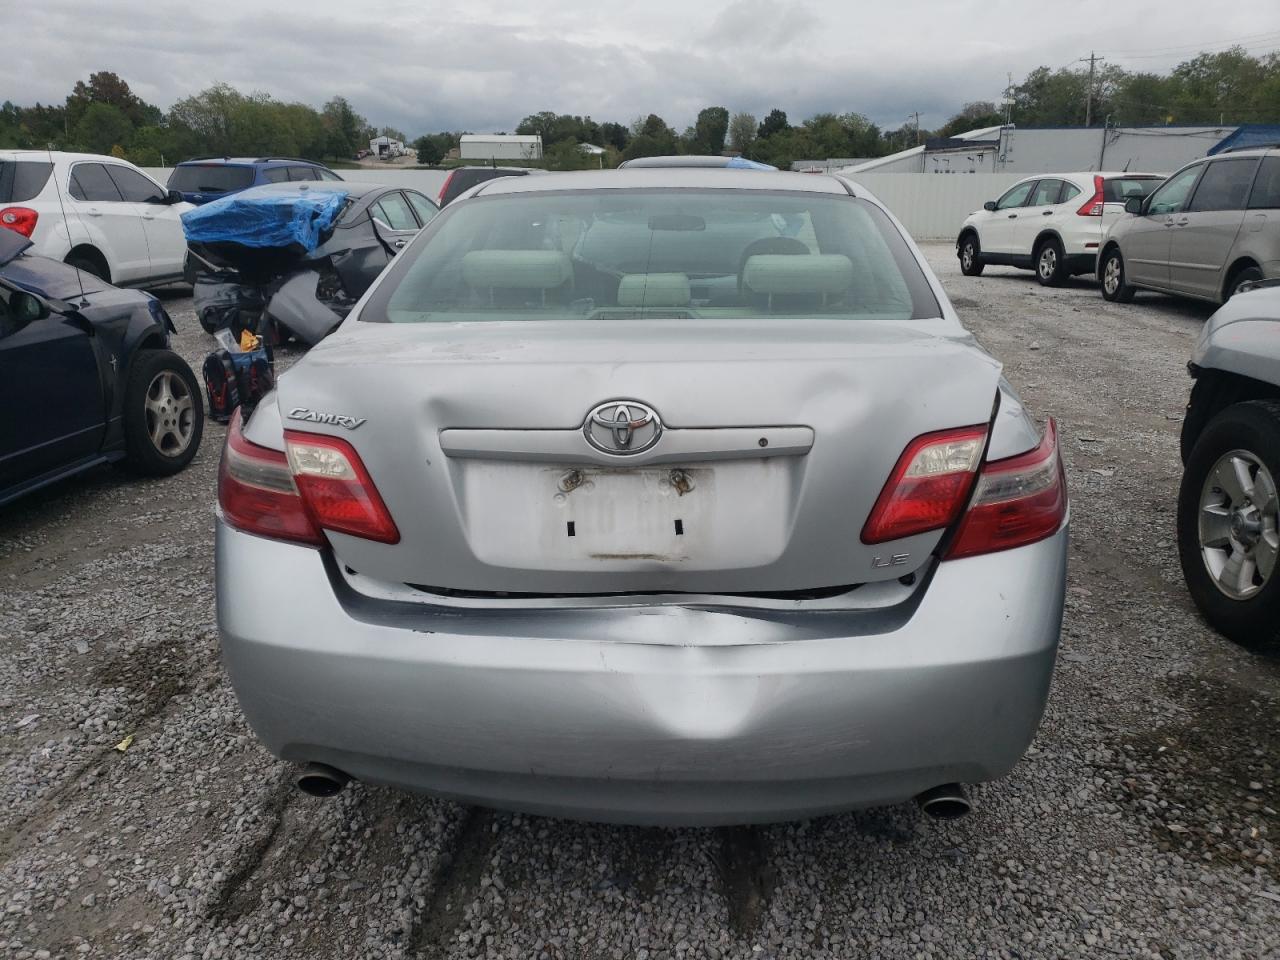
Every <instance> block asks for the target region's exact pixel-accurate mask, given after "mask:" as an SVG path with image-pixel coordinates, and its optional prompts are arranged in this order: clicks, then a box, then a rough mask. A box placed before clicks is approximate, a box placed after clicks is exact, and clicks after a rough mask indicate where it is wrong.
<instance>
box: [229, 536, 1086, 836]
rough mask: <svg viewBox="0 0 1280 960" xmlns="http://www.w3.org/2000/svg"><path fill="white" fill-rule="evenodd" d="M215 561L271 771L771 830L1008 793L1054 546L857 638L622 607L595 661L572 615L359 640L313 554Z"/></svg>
mask: <svg viewBox="0 0 1280 960" xmlns="http://www.w3.org/2000/svg"><path fill="white" fill-rule="evenodd" d="M217 542H218V574H217V580H218V619H219V626H220V629H221V632H222V638H223V654H224V659H225V662H226V666H227V669H228V671H229V673H230V675H231V679H232V683H233V685H234V687H235V689H236V693H237V695H238V696H239V698H240V701H241V704H242V706H243V709H244V711H245V714H246V716H247V717H248V719H249V722H250V724H251V725H252V727H253V728H254V731H255V732H256V733H257V735H258V736H259V737H260V738H261V739H262V740H263V741H264V743H265V744H266V745H267V746H268V747H269V748H270V749H271V750H272V752H274V753H275V754H276V755H278V756H281V757H283V758H284V759H287V760H295V761H302V760H320V761H324V762H327V763H331V764H333V765H335V766H338V767H340V768H342V769H344V770H347V771H348V772H350V773H352V774H353V775H355V776H358V777H360V778H362V779H367V780H373V781H379V782H386V783H391V784H395V785H398V786H403V787H408V788H411V789H418V790H426V791H430V792H436V793H443V794H446V795H450V796H456V797H459V798H462V799H466V800H475V801H478V802H482V803H489V804H492V805H497V806H510V807H515V808H522V809H529V810H533V811H535V812H544V813H553V814H563V815H579V816H586V817H590V818H594V819H618V820H625V821H629V822H650V823H716V822H746V821H749V820H768V819H783V818H788V817H794V816H804V815H808V814H815V813H822V812H827V811H831V810H837V809H845V808H851V807H857V806H867V805H874V804H881V803H890V802H896V801H899V800H903V799H906V798H908V797H910V796H912V795H913V794H915V793H917V792H919V791H921V790H923V789H926V788H928V787H930V786H933V785H935V784H937V783H942V782H947V781H951V780H959V781H968V782H973V781H978V780H985V779H990V778H994V777H997V776H1000V775H1002V774H1004V773H1005V772H1007V771H1008V769H1009V768H1010V767H1012V765H1013V764H1014V763H1016V762H1017V760H1018V758H1019V757H1020V756H1021V755H1022V753H1023V751H1024V750H1025V749H1026V746H1027V744H1028V743H1029V742H1030V740H1031V738H1032V736H1033V735H1034V733H1035V730H1036V727H1037V726H1038V724H1039V719H1040V716H1041V713H1042V711H1043V708H1044V704H1045V700H1046V698H1047V695H1048V689H1049V683H1050V679H1051V676H1052V670H1053V662H1054V656H1055V652H1056V648H1057V642H1058V633H1059V629H1060V625H1061V616H1062V603H1063V590H1064V584H1065V569H1066V531H1065V528H1064V529H1063V530H1062V531H1060V532H1059V533H1058V534H1057V535H1055V536H1054V537H1052V538H1050V539H1049V540H1046V541H1043V542H1041V543H1039V544H1035V545H1032V546H1030V547H1024V548H1022V549H1020V550H1017V551H1010V552H1008V553H1005V554H994V555H990V556H987V557H975V558H972V559H968V560H961V561H951V562H948V563H945V564H942V565H941V566H940V567H939V569H938V571H937V573H936V574H935V576H934V578H933V580H932V582H931V583H930V584H929V586H928V589H927V590H926V591H924V593H923V595H922V596H921V597H920V598H919V605H918V607H916V608H915V610H914V612H913V614H912V615H911V616H910V617H909V618H908V619H906V620H905V621H904V622H900V623H898V624H896V625H893V626H892V627H891V628H890V629H887V630H885V631H883V632H875V633H871V634H867V635H858V634H857V633H854V632H852V628H853V627H854V625H855V624H856V623H857V622H858V621H857V619H856V615H854V614H847V613H846V614H845V619H844V620H843V621H842V619H841V618H840V617H830V616H827V617H816V616H815V617H813V618H812V619H811V620H809V622H808V623H807V624H806V620H807V619H808V618H798V622H797V618H795V617H789V618H785V619H786V624H780V622H779V619H778V617H776V616H774V615H773V614H774V613H776V611H772V612H770V611H765V612H763V615H760V616H757V615H755V614H752V613H750V612H748V613H747V614H745V615H744V612H743V611H742V610H741V609H735V610H732V611H725V612H719V611H717V610H715V609H707V608H702V609H697V608H693V607H685V606H643V605H627V606H620V607H618V608H615V609H611V610H609V611H606V613H607V615H609V616H611V617H612V618H614V619H615V620H616V621H617V624H616V627H617V629H618V630H621V631H622V634H623V635H625V634H628V633H629V634H630V635H631V636H632V638H633V641H634V642H633V641H628V640H626V639H621V640H620V639H610V640H607V641H601V640H599V639H597V638H596V637H594V636H592V635H590V633H589V632H588V633H583V632H582V629H581V625H583V624H590V623H592V622H593V618H590V617H583V616H579V613H580V611H574V610H563V609H560V610H551V611H532V610H526V611H523V612H519V611H517V612H515V613H514V614H513V615H504V616H502V617H500V618H495V617H493V616H488V615H486V616H478V615H476V614H474V612H470V613H469V612H467V611H459V610H456V609H449V608H445V609H442V608H432V607H426V608H425V609H424V610H423V612H422V613H421V614H419V615H417V616H414V617H413V618H412V620H410V619H408V618H406V617H402V616H400V615H397V617H396V618H395V619H397V620H398V621H399V622H398V623H397V622H384V623H375V622H370V621H369V620H368V619H364V620H359V619H356V618H354V617H352V616H351V614H350V613H349V611H348V610H347V609H345V608H344V606H343V605H342V603H341V602H340V600H339V598H338V593H336V592H335V588H334V585H333V583H331V581H330V577H329V575H328V573H327V572H326V570H325V566H324V563H323V559H322V556H321V554H320V553H319V552H317V551H314V550H310V549H307V548H304V547H296V546H292V545H288V544H282V543H277V542H273V541H269V540H263V539H260V538H257V537H253V536H250V535H247V534H243V533H240V532H237V531H234V530H231V529H230V528H228V527H226V526H225V525H223V524H221V523H220V524H219V529H218V538H217ZM399 606H403V605H399ZM433 611H434V612H433ZM850 617H853V619H850ZM842 623H843V629H842ZM499 624H500V625H501V629H500V630H491V629H489V627H490V626H497V625H499ZM726 631H727V632H729V633H731V634H734V635H736V636H738V637H740V639H741V642H738V643H734V642H726V640H728V639H731V638H729V637H726ZM610 633H611V635H613V636H614V637H615V638H616V637H617V636H618V635H619V634H618V633H617V632H615V631H612V630H611V631H610ZM712 636H714V637H715V640H714V645H711V644H707V643H704V642H703V640H704V639H707V638H710V637H712ZM784 637H786V638H787V639H782V638H784Z"/></svg>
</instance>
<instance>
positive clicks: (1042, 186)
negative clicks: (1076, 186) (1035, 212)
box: [1027, 180, 1062, 207]
mask: <svg viewBox="0 0 1280 960" xmlns="http://www.w3.org/2000/svg"><path fill="white" fill-rule="evenodd" d="M1061 192H1062V181H1061V180H1041V181H1040V182H1039V183H1037V184H1036V188H1035V190H1033V191H1032V192H1031V202H1030V203H1029V204H1027V206H1029V207H1043V206H1047V205H1048V204H1051V203H1057V202H1058V194H1060V193H1061Z"/></svg>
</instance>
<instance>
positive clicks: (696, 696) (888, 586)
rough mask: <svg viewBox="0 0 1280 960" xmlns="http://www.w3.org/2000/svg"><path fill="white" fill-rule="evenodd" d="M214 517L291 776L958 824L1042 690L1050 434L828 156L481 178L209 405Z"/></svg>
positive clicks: (221, 572)
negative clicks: (228, 414)
mask: <svg viewBox="0 0 1280 960" xmlns="http://www.w3.org/2000/svg"><path fill="white" fill-rule="evenodd" d="M218 502H219V517H218V522H217V537H216V542H217V559H216V581H217V609H218V622H219V627H220V631H221V637H222V655H223V661H224V663H225V665H226V668H227V671H228V674H229V676H230V679H231V682H232V684H233V686H234V688H235V692H236V694H237V696H238V698H239V701H240V704H241V706H242V708H243V710H244V713H245V716H246V717H247V719H248V721H249V724H250V725H251V727H252V728H253V730H254V731H255V733H256V734H257V736H258V737H259V738H260V739H261V740H262V741H263V742H264V743H265V744H266V745H267V747H269V748H270V749H271V751H272V752H273V753H275V754H276V755H277V756H279V757H282V758H284V759H285V760H289V761H296V762H298V763H300V764H303V765H305V766H303V768H302V772H301V774H300V776H299V780H298V786H299V787H300V788H301V789H303V790H305V791H309V792H311V793H313V794H326V795H327V794H332V793H334V792H336V791H337V790H339V789H341V787H342V785H343V784H344V783H345V782H346V781H347V780H348V779H350V778H357V779H360V780H362V781H368V782H372V783H382V784H392V785H396V786H399V787H404V788H409V789H413V790H421V791H426V792H429V793H433V794H438V795H442V796H448V797H454V798H459V799H463V800H466V801H469V802H476V803H480V804H484V805H488V806H497V807H506V808H511V809H518V810H527V811H532V812H536V813H541V814H550V815H556V816H571V817H580V818H585V819H598V820H615V821H622V822H629V823H648V824H734V823H748V822H762V821H776V820H787V819H794V818H804V817H809V816H815V815H819V814H823V813H829V812H834V811H839V810H847V809H852V808H856V807H866V806H875V805H882V804H892V803H897V802H900V801H904V800H909V799H910V798H912V797H915V798H917V799H918V801H919V803H920V805H921V807H923V808H924V809H925V811H926V812H927V813H930V814H933V815H936V816H940V817H953V816H959V815H961V814H963V813H964V811H965V810H966V809H967V808H968V803H967V801H966V799H965V792H964V790H963V788H962V786H961V784H963V783H973V782H979V781H986V780H991V779H994V778H998V777H1002V776H1004V775H1005V774H1007V773H1008V772H1009V771H1010V770H1011V769H1012V768H1013V766H1014V765H1015V764H1016V763H1017V762H1018V760H1019V758H1020V757H1021V756H1022V754H1023V751H1024V750H1025V749H1026V748H1027V746H1028V744H1029V743H1030V742H1031V740H1032V737H1033V736H1034V735H1035V732H1036V729H1037V727H1038V725H1039V722H1040V717H1041V713H1042V711H1043V709H1044V706H1045V702H1046V699H1047V697H1048V693H1049V685H1050V679H1051V676H1052V673H1053V666H1054V658H1055V654H1056V651H1057V646H1058V636H1059V628H1060V624H1061V620H1062V611H1063V599H1064V594H1065V586H1066V562H1067V514H1068V506H1067V492H1066V487H1065V480H1064V476H1063V469H1062V463H1061V459H1060V457H1059V453H1058V442H1057V433H1056V430H1055V428H1054V425H1053V421H1052V420H1049V421H1047V422H1046V423H1045V424H1044V425H1043V426H1041V425H1038V424H1037V423H1036V422H1035V421H1034V420H1033V419H1032V417H1031V415H1030V413H1029V412H1028V411H1027V409H1026V408H1025V407H1024V406H1023V404H1022V403H1021V402H1020V401H1019V399H1018V397H1017V395H1016V394H1015V393H1014V391H1013V389H1012V387H1011V386H1010V385H1009V384H1008V382H1007V381H1006V380H1005V379H1004V377H1003V376H1002V375H1001V367H1000V364H999V362H997V361H996V360H995V359H994V358H993V357H991V356H990V355H989V354H987V353H986V352H984V351H983V350H982V348H981V347H980V346H979V345H978V343H977V342H976V341H975V340H974V338H973V336H972V335H971V334H970V333H969V332H968V331H967V330H965V328H964V327H963V326H962V325H961V323H960V320H959V318H958V317H957V315H956V312H955V310H954V309H953V308H952V305H951V303H950V301H949V300H948V298H947V295H946V293H945V292H944V290H943V288H942V285H941V284H940V283H939V281H938V279H937V277H936V276H935V275H934V273H933V271H932V270H931V269H930V267H929V265H928V263H927V262H926V260H925V258H924V256H923V255H922V254H921V252H920V251H919V250H918V249H917V248H916V247H915V245H914V244H913V243H912V241H911V240H910V238H909V237H908V236H907V235H906V234H905V232H904V230H903V228H902V226H901V225H900V224H899V223H898V222H897V221H896V220H894V218H893V217H892V215H891V214H890V213H889V212H888V211H887V210H886V209H885V208H884V206H883V205H882V204H881V203H880V202H879V201H877V200H876V199H875V198H874V197H873V196H871V195H870V194H868V193H867V192H866V191H865V190H864V189H863V188H861V187H860V186H858V185H857V184H854V183H851V182H849V181H847V180H844V179H841V178H839V177H831V176H798V175H796V174H793V173H776V172H769V171H743V170H723V169H713V170H697V169H647V170H646V169H641V170H609V171H600V172H594V171H593V172H583V173H561V174H557V175H556V176H554V177H552V176H545V177H511V178H503V179H497V180H493V181H490V182H488V183H485V184H481V185H479V186H477V187H476V188H474V192H473V193H471V194H470V195H469V196H467V197H466V198H464V199H461V200H459V201H458V202H456V203H454V204H451V205H450V206H448V207H447V208H445V210H443V211H442V212H441V214H440V216H439V217H437V218H436V219H435V220H434V221H433V222H432V223H431V224H430V226H428V227H427V228H426V229H425V230H423V231H422V233H420V234H419V235H418V236H417V237H416V238H415V239H414V240H413V241H412V242H411V243H410V244H409V246H408V248H407V249H406V250H405V251H404V252H403V253H402V254H401V256H399V257H397V258H396V260H395V262H394V263H393V264H392V265H391V266H390V267H389V268H388V269H387V270H386V271H385V272H384V273H383V274H382V276H381V277H379V278H378V280H377V281H375V283H374V285H373V287H372V288H371V289H370V291H369V293H368V294H367V296H366V297H365V298H364V299H362V300H361V302H360V305H359V306H358V307H357V308H356V309H355V310H354V311H353V312H352V313H351V314H350V315H349V316H348V317H347V319H346V320H345V321H344V322H343V324H342V326H341V327H340V328H339V330H338V331H336V332H335V333H334V334H333V335H332V336H330V337H328V338H327V339H326V340H325V341H324V342H323V343H321V344H320V345H319V346H318V347H316V348H315V349H313V350H311V351H309V352H308V353H307V355H306V356H304V357H302V358H301V359H300V360H299V361H298V362H297V363H296V364H295V365H293V366H292V367H291V368H290V369H289V370H287V371H285V372H284V373H283V374H282V375H281V376H280V378H279V381H278V383H277V385H276V390H275V391H274V392H273V393H269V394H267V395H266V396H265V397H264V398H263V399H262V401H261V402H260V403H259V404H258V405H257V408H256V409H255V410H254V412H253V413H252V415H250V416H247V417H245V416H243V415H242V416H239V417H234V418H233V420H232V423H231V426H230V428H229V430H228V438H227V445H226V447H225V449H224V452H223V459H222V464H221V469H220V474H219V486H218Z"/></svg>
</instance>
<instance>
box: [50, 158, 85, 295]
mask: <svg viewBox="0 0 1280 960" xmlns="http://www.w3.org/2000/svg"><path fill="white" fill-rule="evenodd" d="M45 153H47V154H49V166H50V167H52V168H53V188H54V189H55V190H56V191H57V192H58V209H59V210H61V211H62V229H64V230H66V231H67V250H68V252H70V251H71V249H72V248H73V247H74V246H75V244H74V243H73V242H72V240H71V221H70V220H68V219H67V205H66V204H65V203H64V202H63V200H62V184H60V183H59V182H58V168H57V166H56V165H55V164H54V162H53V148H52V147H51V146H49V145H48V144H45ZM71 269H73V270H75V272H76V283H78V284H80V306H82V307H83V306H85V305H86V304H88V302H89V298H88V297H86V296H85V294H84V277H82V276H80V268H79V267H77V266H74V265H72V268H71Z"/></svg>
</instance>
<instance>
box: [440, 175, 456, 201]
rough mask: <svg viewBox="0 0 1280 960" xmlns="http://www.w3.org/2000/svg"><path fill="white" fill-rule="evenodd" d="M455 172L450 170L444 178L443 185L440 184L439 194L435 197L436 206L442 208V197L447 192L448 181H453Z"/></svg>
mask: <svg viewBox="0 0 1280 960" xmlns="http://www.w3.org/2000/svg"><path fill="white" fill-rule="evenodd" d="M454 172H455V171H453V170H450V171H449V175H448V176H447V177H445V178H444V183H442V184H440V192H439V193H438V194H437V195H436V206H438V207H443V206H444V195H445V194H446V193H448V192H449V181H450V180H452V179H453V174H454Z"/></svg>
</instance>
